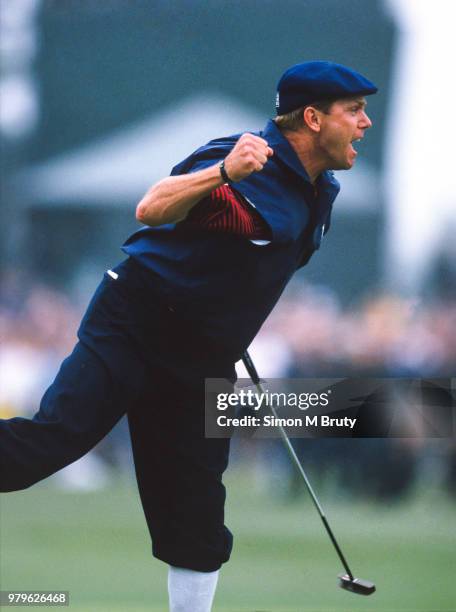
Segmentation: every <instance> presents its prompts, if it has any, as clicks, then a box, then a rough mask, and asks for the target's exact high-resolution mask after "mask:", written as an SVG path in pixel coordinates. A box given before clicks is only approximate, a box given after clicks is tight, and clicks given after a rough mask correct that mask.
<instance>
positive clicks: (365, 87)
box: [276, 62, 378, 115]
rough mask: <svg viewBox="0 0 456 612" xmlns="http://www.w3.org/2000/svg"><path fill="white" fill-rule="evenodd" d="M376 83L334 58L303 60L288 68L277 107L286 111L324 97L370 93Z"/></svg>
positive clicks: (278, 93) (342, 96)
mask: <svg viewBox="0 0 456 612" xmlns="http://www.w3.org/2000/svg"><path fill="white" fill-rule="evenodd" d="M377 91H378V89H377V87H376V86H375V85H374V84H373V83H371V81H369V80H368V79H366V77H363V75H362V74H359V72H355V70H352V69H351V68H347V67H346V66H342V65H341V64H335V63H334V62H304V63H302V64H296V65H295V66H291V68H288V70H286V71H285V72H284V73H283V75H282V77H281V79H280V81H279V83H278V85H277V99H276V110H277V114H278V115H285V114H286V113H290V112H291V111H293V110H296V109H297V108H300V107H301V106H305V105H306V104H311V103H312V102H317V101H319V100H323V99H325V98H336V99H337V98H338V97H340V98H345V97H349V96H369V95H371V94H374V93H377Z"/></svg>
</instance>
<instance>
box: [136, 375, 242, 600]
mask: <svg viewBox="0 0 456 612" xmlns="http://www.w3.org/2000/svg"><path fill="white" fill-rule="evenodd" d="M141 404H142V407H141V408H140V409H139V408H138V407H133V408H132V409H131V410H129V411H128V419H129V425H130V433H131V438H132V445H133V455H134V459H135V468H136V474H137V479H138V486H139V491H140V495H141V500H142V504H143V508H144V512H145V515H146V519H147V524H148V526H149V531H150V534H151V537H152V550H153V554H154V556H155V557H157V558H158V559H161V560H162V561H164V562H165V563H168V564H169V565H170V566H171V568H170V573H169V582H168V584H169V592H170V605H171V611H172V612H190V611H192V612H206V611H208V610H210V607H211V602H212V599H213V596H214V592H215V587H216V584H217V577H218V570H219V568H220V567H221V565H222V563H224V562H226V561H227V560H228V559H229V556H230V552H231V548H232V536H231V533H230V532H229V530H228V529H227V528H226V527H225V525H224V503H225V488H224V486H223V484H222V474H223V472H224V470H225V468H226V467H227V464H228V453H229V440H226V439H223V440H216V439H206V438H205V437H204V383H202V384H201V385H198V389H197V390H195V388H194V387H193V388H190V387H189V386H188V385H184V384H183V383H182V381H178V380H176V379H175V378H173V377H171V376H169V374H167V373H166V372H163V371H161V372H160V371H159V370H158V369H156V370H154V372H153V378H152V380H151V381H150V386H149V390H148V394H147V398H145V399H144V401H143V402H141ZM185 606H186V607H185Z"/></svg>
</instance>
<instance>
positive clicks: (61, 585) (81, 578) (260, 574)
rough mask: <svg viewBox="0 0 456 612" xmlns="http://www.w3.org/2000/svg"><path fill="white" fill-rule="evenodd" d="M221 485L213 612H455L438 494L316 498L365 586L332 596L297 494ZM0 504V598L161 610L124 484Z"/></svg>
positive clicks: (336, 567)
mask: <svg viewBox="0 0 456 612" xmlns="http://www.w3.org/2000/svg"><path fill="white" fill-rule="evenodd" d="M226 481H227V486H228V491H229V497H228V507H227V524H228V525H229V526H230V528H231V530H232V531H233V532H234V533H235V548H234V551H233V555H232V559H231V561H230V563H228V564H226V565H225V566H224V568H223V570H222V573H221V579H220V583H219V589H218V592H217V597H216V602H215V606H214V612H254V611H258V612H260V611H261V612H356V611H363V612H368V611H370V610H372V611H377V612H380V611H382V612H412V611H413V612H431V611H445V612H450V611H452V612H454V611H455V610H456V586H455V585H456V578H455V576H456V573H455V571H454V568H455V567H456V527H455V525H456V521H455V518H456V512H455V509H454V505H452V504H451V502H450V501H449V500H446V499H445V498H444V497H443V496H442V495H441V494H440V495H438V496H437V501H434V498H433V497H431V496H430V495H428V496H426V497H423V496H419V497H416V498H415V499H414V500H413V501H412V502H407V503H403V504H400V505H396V506H393V507H391V508H388V507H380V508H379V507H377V506H373V505H367V504H363V503H361V502H360V503H358V502H356V503H353V502H352V503H349V502H347V501H344V502H342V501H338V500H337V498H336V495H335V494H334V493H333V494H331V495H329V494H328V493H327V492H325V493H324V494H323V496H322V497H323V502H324V504H323V505H324V506H325V507H326V510H327V515H328V518H329V520H330V522H331V523H332V525H333V528H334V531H335V533H336V536H337V537H338V539H339V540H340V542H341V544H342V547H343V549H344V552H345V553H346V555H347V557H348V559H349V560H350V563H351V564H352V566H353V569H354V571H355V574H356V573H359V575H360V577H363V578H366V579H370V580H374V581H375V582H376V583H377V588H378V592H377V593H376V594H374V595H373V596H372V597H369V598H365V597H358V596H356V595H352V594H350V593H346V592H344V591H341V590H340V589H338V588H337V586H336V576H337V574H338V573H339V572H340V571H341V569H342V568H341V567H340V563H339V561H338V559H337V558H336V556H335V553H334V551H333V549H332V547H331V546H330V544H329V541H328V538H327V536H326V534H325V533H324V531H323V527H322V525H321V523H320V519H319V518H318V515H316V513H315V510H314V508H313V507H312V506H311V503H310V502H309V500H308V499H307V498H306V496H305V495H303V496H302V497H301V498H300V499H299V500H297V501H296V502H293V503H289V502H288V503H285V502H284V501H280V500H277V499H272V498H271V497H270V496H267V495H265V494H264V493H261V492H258V490H256V488H255V487H254V486H253V481H252V479H251V478H250V477H249V476H248V474H243V473H242V472H240V471H236V470H232V471H231V473H230V474H229V475H228V477H227V479H226ZM328 495H329V499H328ZM336 502H338V503H337V505H336ZM0 503H1V505H0V527H1V532H0V538H1V539H0V544H1V553H0V554H1V556H0V570H1V571H0V578H1V588H2V589H5V590H6V589H7V590H11V589H22V590H33V589H37V590H52V589H55V590H69V591H70V598H71V603H70V608H69V609H70V610H72V611H74V612H75V611H78V612H79V611H81V612H114V611H117V610H119V611H122V612H146V611H147V612H165V611H166V610H167V604H166V571H167V568H166V566H165V565H164V564H162V563H160V562H159V561H157V560H155V559H153V558H152V557H151V554H150V543H149V539H148V533H147V530H146V526H145V522H144V519H143V515H142V510H141V507H140V503H139V498H138V494H137V491H136V487H135V485H134V484H133V483H131V482H125V481H122V482H119V483H118V484H117V485H112V486H111V487H110V488H108V489H105V490H102V491H99V492H96V493H87V494H75V493H65V492H62V491H59V490H57V489H55V488H54V487H53V486H51V485H50V484H49V485H46V484H43V485H38V486H36V487H34V488H32V489H31V490H29V491H25V492H20V493H13V494H8V495H3V496H2V498H1V502H0ZM16 609H24V608H22V607H21V608H16ZM40 609H49V610H51V609H55V608H47V607H46V608H40Z"/></svg>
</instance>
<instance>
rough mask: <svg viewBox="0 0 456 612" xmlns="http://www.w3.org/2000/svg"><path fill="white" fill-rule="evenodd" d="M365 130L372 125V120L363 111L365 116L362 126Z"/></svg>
mask: <svg viewBox="0 0 456 612" xmlns="http://www.w3.org/2000/svg"><path fill="white" fill-rule="evenodd" d="M360 127H362V128H363V130H367V129H368V128H370V127H372V121H371V120H370V119H369V117H368V115H367V114H366V113H365V112H364V111H363V116H362V118H361V126H360Z"/></svg>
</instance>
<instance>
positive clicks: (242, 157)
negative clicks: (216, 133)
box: [225, 132, 273, 183]
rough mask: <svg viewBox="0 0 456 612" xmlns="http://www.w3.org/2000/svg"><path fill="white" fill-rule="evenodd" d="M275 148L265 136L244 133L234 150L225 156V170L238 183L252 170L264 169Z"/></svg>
mask: <svg viewBox="0 0 456 612" xmlns="http://www.w3.org/2000/svg"><path fill="white" fill-rule="evenodd" d="M271 155H273V150H272V149H271V147H270V146H269V145H268V143H267V141H266V140H264V138H260V137H259V136H254V135H253V134H250V133H249V132H246V133H245V134H242V136H241V137H240V138H239V140H238V141H237V143H236V144H235V146H234V148H233V149H232V151H231V152H230V153H229V154H228V155H227V156H226V158H225V170H226V172H227V174H228V176H229V177H230V179H231V180H232V181H233V182H234V183H237V182H238V181H242V179H245V178H247V177H248V176H250V175H251V174H252V172H260V171H261V170H263V167H264V165H265V163H266V162H267V161H268V159H269V157H271Z"/></svg>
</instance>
